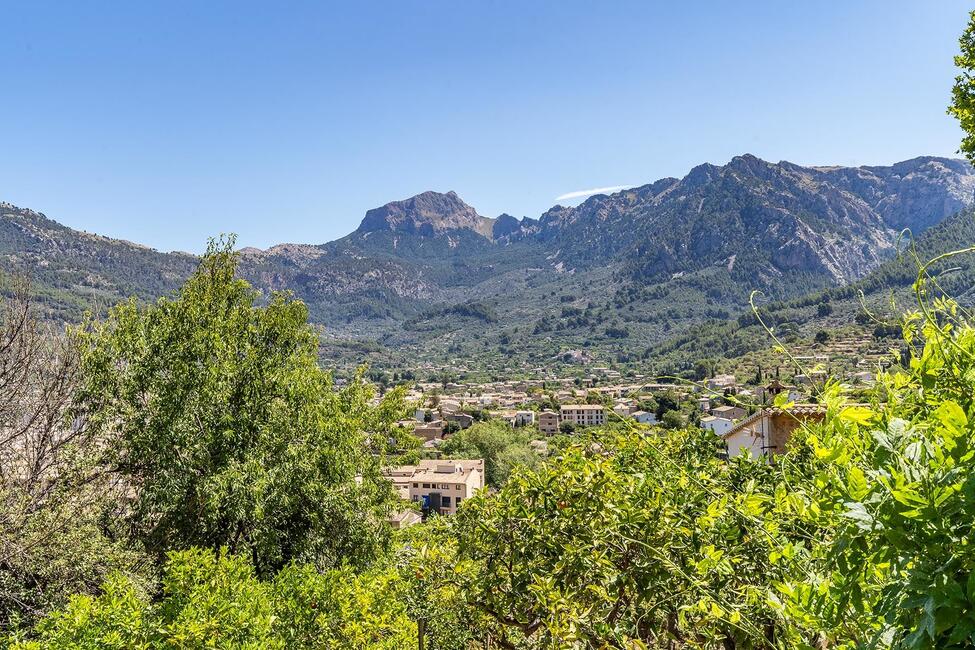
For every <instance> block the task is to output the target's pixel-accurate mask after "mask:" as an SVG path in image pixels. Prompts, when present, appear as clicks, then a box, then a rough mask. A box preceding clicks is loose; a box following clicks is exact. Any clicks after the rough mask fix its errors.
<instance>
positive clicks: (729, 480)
mask: <svg viewBox="0 0 975 650" xmlns="http://www.w3.org/2000/svg"><path fill="white" fill-rule="evenodd" d="M718 451H719V450H718V447H717V441H716V440H715V439H714V438H713V437H712V436H710V435H709V434H705V433H703V432H694V431H680V432H674V433H673V434H671V435H669V436H647V435H644V434H642V433H640V432H638V431H621V432H619V433H613V432H609V431H607V432H606V433H605V434H602V435H600V436H597V437H596V438H595V439H594V440H593V441H586V442H585V443H583V444H579V445H575V446H573V447H570V448H569V449H568V450H567V451H566V452H565V453H564V455H563V456H562V457H560V458H559V459H558V460H557V461H555V462H553V463H551V464H546V465H545V466H544V467H542V468H541V469H540V470H539V471H538V472H534V473H530V472H517V473H516V474H515V475H514V476H513V477H512V478H511V479H510V480H509V482H508V483H507V484H506V485H505V487H504V488H502V490H501V491H500V492H499V493H498V494H497V495H495V496H490V495H487V494H480V495H478V496H477V497H475V498H474V499H471V500H468V502H467V503H466V505H465V507H464V508H462V509H461V512H460V514H459V515H458V521H457V526H456V529H457V530H456V535H458V537H459V542H458V548H459V555H460V557H461V559H462V560H464V561H467V562H472V563H474V565H475V568H474V569H472V570H470V571H469V572H468V573H467V576H468V577H467V582H466V587H465V589H466V597H467V599H468V601H469V602H470V606H471V607H472V608H473V609H474V610H475V611H478V612H481V613H482V614H484V615H486V616H487V617H488V619H489V621H490V627H491V629H492V631H493V633H494V635H495V636H496V637H497V638H499V639H503V640H504V641H505V642H507V643H510V644H512V645H513V646H514V647H526V648H527V647H532V648H534V647H539V648H542V647H546V648H547V647H632V648H637V647H646V646H644V645H640V643H643V644H650V645H653V646H654V647H666V643H667V640H668V639H673V640H674V641H678V642H681V643H684V644H686V645H688V646H693V647H699V646H702V647H703V646H708V647H713V645H714V644H716V643H718V642H719V641H720V640H722V639H732V640H735V641H737V642H738V643H740V644H742V645H741V646H739V647H748V646H747V644H748V643H752V644H755V643H757V642H758V641H759V640H760V639H762V638H764V637H765V635H766V634H774V632H775V630H777V629H778V628H779V627H780V622H779V621H778V619H777V616H776V614H775V612H774V610H773V608H772V607H771V606H770V605H769V603H768V596H769V594H770V587H769V585H770V584H772V582H773V581H774V580H776V579H777V578H782V577H784V575H785V573H784V572H785V565H784V564H782V563H779V564H776V563H774V562H772V561H771V560H770V554H769V548H770V546H771V544H770V541H769V540H770V539H778V538H780V537H783V536H786V534H787V533H788V528H787V527H786V526H784V525H783V523H781V518H780V517H772V516H766V515H770V514H771V513H773V512H774V511H776V508H777V506H776V505H775V504H774V502H773V499H772V496H773V488H774V481H773V474H772V473H771V472H770V471H769V468H768V467H767V466H765V465H763V464H759V463H750V462H743V463H731V464H729V463H726V462H724V461H721V460H720V459H719V457H718ZM502 645H504V643H502ZM506 647H507V646H506Z"/></svg>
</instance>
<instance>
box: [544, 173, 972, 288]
mask: <svg viewBox="0 0 975 650" xmlns="http://www.w3.org/2000/svg"><path fill="white" fill-rule="evenodd" d="M973 192H975V175H973V173H972V169H971V167H969V166H968V165H967V164H966V163H963V162H960V161H955V160H947V159H938V158H918V159H915V160H910V161H906V162H903V163H898V164H897V165H894V166H891V167H862V168H842V167H833V168H808V167H801V166H799V165H794V164H792V163H788V162H781V163H778V164H773V163H769V162H766V161H763V160H761V159H759V158H756V157H755V156H751V155H744V156H738V157H736V158H734V159H733V160H732V161H731V162H729V163H728V164H727V165H724V166H720V167H719V166H715V165H708V164H705V165H700V166H698V167H696V168H694V169H693V170H691V172H690V173H688V175H687V176H685V177H684V178H683V179H681V180H676V179H663V180H661V181H657V182H656V183H653V184H651V185H646V186H643V187H639V188H634V189H631V190H626V191H623V192H619V193H616V194H613V195H611V196H596V197H592V198H590V199H588V200H587V201H585V202H584V203H582V204H581V205H579V206H578V207H575V208H565V207H556V208H553V209H552V210H550V211H548V212H547V213H546V214H545V215H543V217H542V225H543V231H542V234H541V237H542V238H544V239H545V240H546V241H550V242H553V243H554V244H555V245H556V246H557V247H558V249H559V251H560V253H559V256H558V261H562V262H564V263H565V264H570V265H575V266H578V267H585V266H586V265H589V264H594V263H597V264H598V263H599V259H600V258H602V259H605V258H606V257H615V258H619V259H621V260H623V261H624V262H625V263H626V264H627V266H628V268H629V269H630V270H631V273H632V275H633V277H634V278H636V279H639V280H641V281H652V280H654V279H659V278H661V277H665V276H667V275H671V274H673V273H677V272H691V271H694V270H696V269H701V268H704V267H707V266H711V265H724V264H727V265H728V266H729V267H731V269H732V270H733V271H734V270H736V269H737V275H738V277H739V278H742V279H750V280H752V281H755V282H756V283H757V284H761V283H762V282H764V281H770V280H772V279H774V278H777V277H778V276H781V275H782V274H784V273H790V272H802V273H807V274H814V275H822V276H824V277H825V278H826V279H827V280H828V281H829V282H831V283H845V282H849V281H851V280H853V279H856V278H858V277H861V276H863V275H864V274H865V273H866V272H868V271H870V270H871V269H873V268H876V267H877V266H878V265H879V264H880V263H881V261H882V260H883V259H885V258H886V257H887V256H888V255H889V254H890V253H891V251H892V245H893V241H894V238H895V236H896V233H897V232H898V231H899V230H900V229H902V228H911V229H912V230H914V232H915V233H920V232H922V231H923V230H925V229H926V228H928V227H929V226H931V225H932V224H935V223H938V222H939V221H941V220H942V219H944V218H945V217H946V216H948V215H950V214H953V213H954V212H957V211H958V210H959V209H961V208H962V207H963V206H964V205H967V204H970V203H971V200H972V195H973Z"/></svg>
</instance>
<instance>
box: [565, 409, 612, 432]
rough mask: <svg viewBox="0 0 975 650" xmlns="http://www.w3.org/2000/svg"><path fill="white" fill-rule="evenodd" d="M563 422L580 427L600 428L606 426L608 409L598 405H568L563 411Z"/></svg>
mask: <svg viewBox="0 0 975 650" xmlns="http://www.w3.org/2000/svg"><path fill="white" fill-rule="evenodd" d="M560 414H561V416H562V421H563V422H571V423H572V424H574V425H576V426H580V427H598V426H602V425H604V424H606V409H604V408H603V407H602V406H599V405H598V404H566V405H564V406H563V407H562V409H561V413H560Z"/></svg>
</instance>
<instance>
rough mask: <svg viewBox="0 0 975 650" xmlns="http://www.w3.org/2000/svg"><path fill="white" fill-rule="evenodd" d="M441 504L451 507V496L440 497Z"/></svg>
mask: <svg viewBox="0 0 975 650" xmlns="http://www.w3.org/2000/svg"><path fill="white" fill-rule="evenodd" d="M440 504H441V505H442V506H443V507H444V508H449V507H450V497H440Z"/></svg>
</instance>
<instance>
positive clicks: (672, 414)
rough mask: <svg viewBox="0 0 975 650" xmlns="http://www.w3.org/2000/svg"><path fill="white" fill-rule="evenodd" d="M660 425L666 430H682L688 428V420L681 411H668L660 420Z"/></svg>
mask: <svg viewBox="0 0 975 650" xmlns="http://www.w3.org/2000/svg"><path fill="white" fill-rule="evenodd" d="M660 424H661V426H663V428H665V429H681V428H683V427H686V426H687V418H685V417H684V414H683V413H681V412H680V411H667V412H666V413H664V414H663V417H661V418H660Z"/></svg>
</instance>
